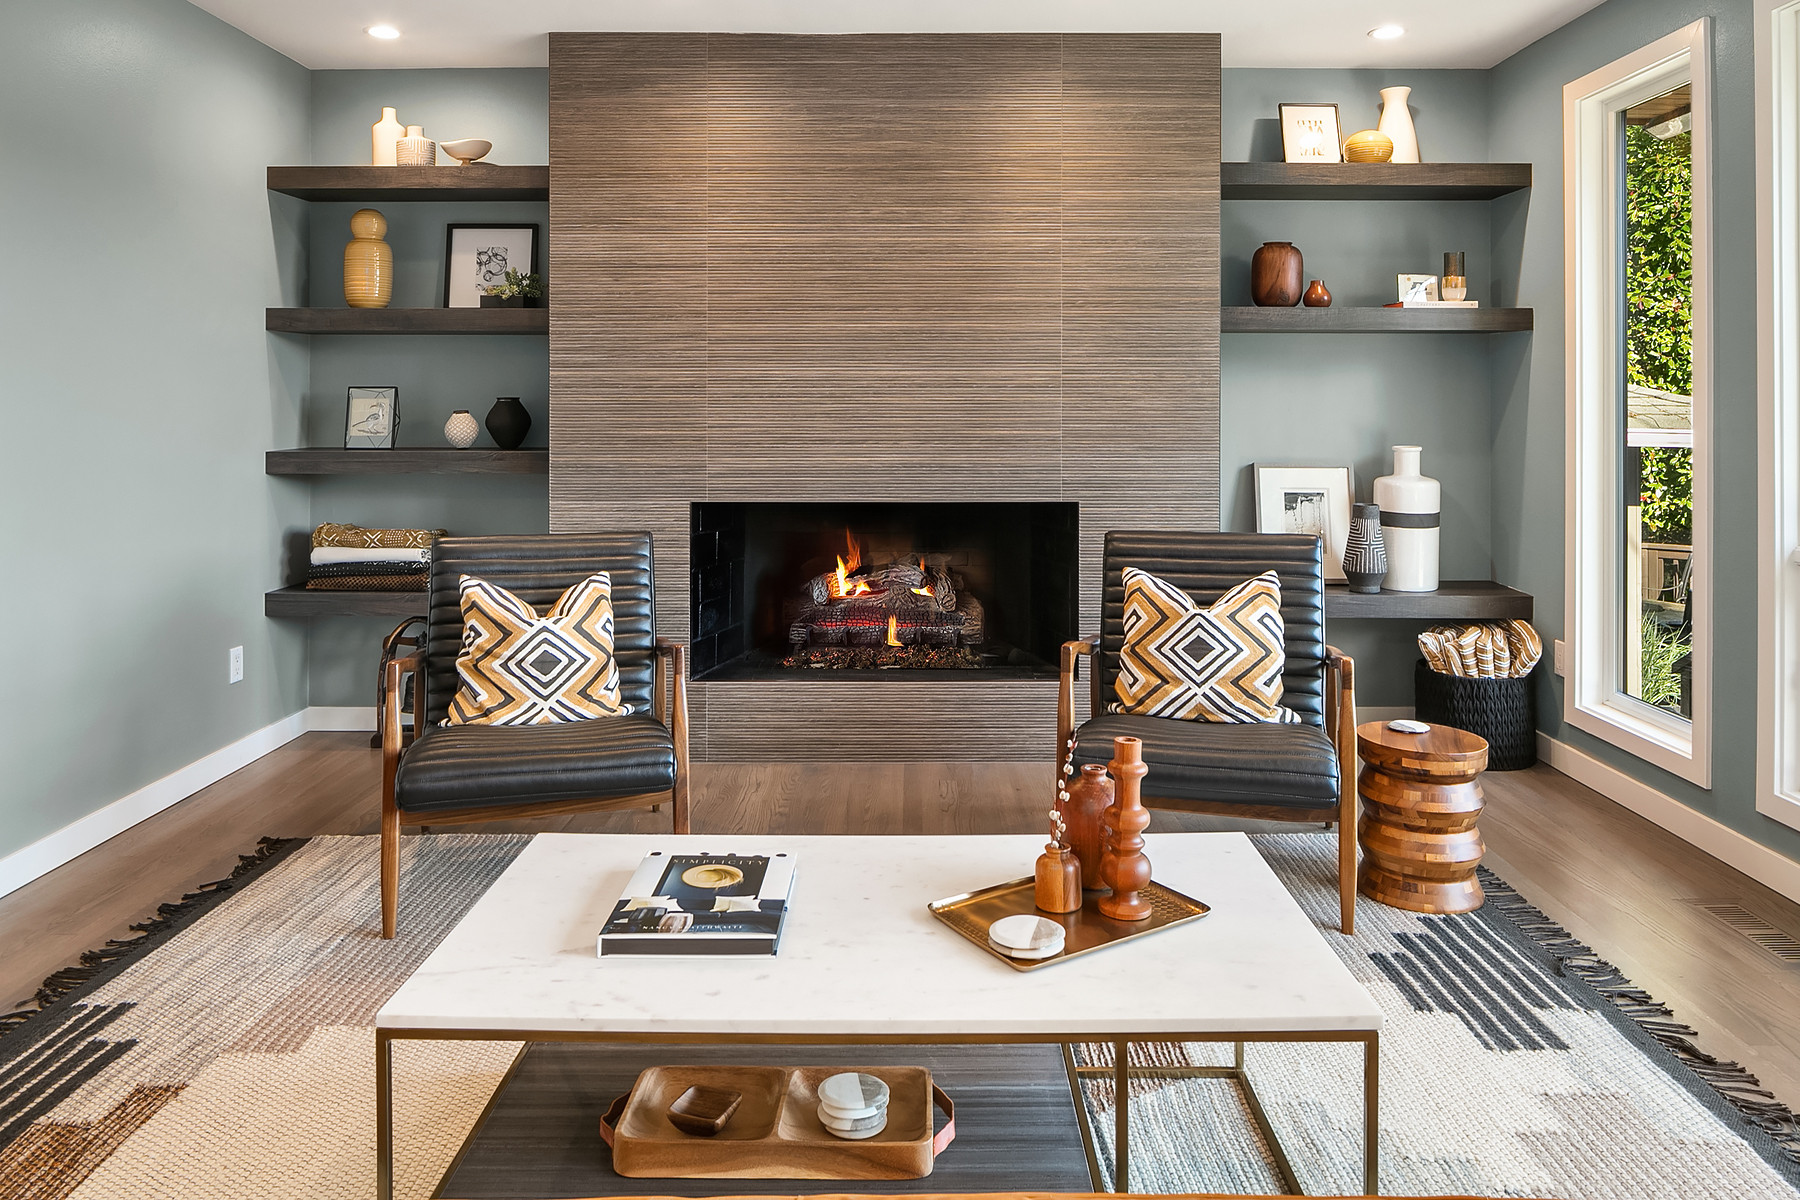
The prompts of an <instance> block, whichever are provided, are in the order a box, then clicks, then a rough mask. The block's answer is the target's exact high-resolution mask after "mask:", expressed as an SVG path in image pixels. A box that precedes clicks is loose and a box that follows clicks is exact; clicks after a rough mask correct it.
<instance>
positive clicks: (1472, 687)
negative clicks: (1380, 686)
mask: <svg viewBox="0 0 1800 1200" xmlns="http://www.w3.org/2000/svg"><path fill="white" fill-rule="evenodd" d="M1413 701H1414V704H1415V706H1416V708H1417V710H1418V711H1417V716H1418V718H1419V720H1421V721H1429V722H1430V723H1431V724H1433V725H1448V726H1450V727H1451V728H1452V729H1464V730H1467V731H1468V732H1470V733H1473V734H1476V735H1478V736H1480V737H1483V738H1486V739H1487V744H1488V770H1490V771H1522V770H1524V769H1525V768H1526V767H1529V766H1531V765H1532V764H1533V763H1535V762H1537V693H1536V692H1535V691H1534V690H1533V689H1532V686H1531V678H1530V676H1526V677H1525V678H1524V679H1464V678H1462V677H1461V676H1458V675H1440V674H1438V673H1437V672H1436V671H1434V670H1432V669H1431V664H1430V663H1427V662H1426V661H1425V660H1424V659H1422V658H1421V659H1420V660H1419V665H1418V666H1416V667H1414V668H1413Z"/></svg>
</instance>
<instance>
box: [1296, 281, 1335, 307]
mask: <svg viewBox="0 0 1800 1200" xmlns="http://www.w3.org/2000/svg"><path fill="white" fill-rule="evenodd" d="M1300 302H1301V303H1302V304H1304V305H1306V307H1308V308H1330V307H1331V293H1330V292H1328V291H1326V290H1325V281H1324V280H1323V279H1315V280H1313V281H1312V285H1311V286H1310V287H1308V288H1307V289H1306V295H1305V297H1304V298H1302V300H1301V301H1300Z"/></svg>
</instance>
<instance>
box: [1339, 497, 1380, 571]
mask: <svg viewBox="0 0 1800 1200" xmlns="http://www.w3.org/2000/svg"><path fill="white" fill-rule="evenodd" d="M1387 569H1388V564H1387V543H1386V542H1385V541H1383V540H1382V537H1381V506H1380V505H1377V504H1354V505H1351V507H1350V537H1349V539H1348V540H1347V541H1346V542H1345V543H1344V578H1345V579H1346V580H1347V581H1348V582H1349V584H1350V590H1351V591H1353V592H1379V591H1380V590H1381V581H1382V580H1383V579H1385V578H1387Z"/></svg>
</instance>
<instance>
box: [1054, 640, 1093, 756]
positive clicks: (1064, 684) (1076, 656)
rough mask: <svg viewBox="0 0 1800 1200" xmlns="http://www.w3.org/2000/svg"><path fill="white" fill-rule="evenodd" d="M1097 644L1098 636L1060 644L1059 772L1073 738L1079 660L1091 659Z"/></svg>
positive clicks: (1057, 712)
mask: <svg viewBox="0 0 1800 1200" xmlns="http://www.w3.org/2000/svg"><path fill="white" fill-rule="evenodd" d="M1099 644H1100V637H1099V635H1098V634H1092V635H1090V636H1088V637H1085V638H1077V639H1076V640H1074V641H1072V642H1064V643H1063V644H1062V662H1061V670H1060V672H1059V676H1060V678H1059V679H1058V681H1057V685H1056V762H1057V770H1059V771H1060V770H1061V769H1062V760H1063V757H1064V755H1066V754H1068V752H1069V739H1070V738H1072V737H1074V736H1075V680H1076V678H1077V677H1078V676H1079V675H1080V667H1081V660H1082V659H1083V658H1086V657H1092V656H1093V653H1094V647H1096V646H1098V645H1099ZM1096 678H1098V677H1097V676H1096ZM1097 695H1098V692H1096V696H1097Z"/></svg>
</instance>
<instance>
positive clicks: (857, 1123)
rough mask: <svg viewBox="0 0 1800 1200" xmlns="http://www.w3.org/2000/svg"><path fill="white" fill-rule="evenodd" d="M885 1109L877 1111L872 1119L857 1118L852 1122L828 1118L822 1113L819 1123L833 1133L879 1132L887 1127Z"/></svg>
mask: <svg viewBox="0 0 1800 1200" xmlns="http://www.w3.org/2000/svg"><path fill="white" fill-rule="evenodd" d="M887 1119H888V1115H887V1109H885V1108H884V1109H880V1110H878V1111H877V1112H876V1113H875V1115H874V1116H872V1117H858V1118H857V1119H856V1120H854V1121H841V1120H839V1119H838V1118H836V1117H828V1116H826V1115H825V1114H824V1113H823V1112H821V1113H820V1114H819V1121H820V1122H821V1123H822V1124H823V1125H824V1126H825V1128H827V1129H829V1130H831V1132H833V1133H838V1134H847V1133H867V1132H868V1131H869V1130H871V1129H874V1130H878V1131H879V1130H880V1129H882V1128H883V1127H885V1126H886V1125H887Z"/></svg>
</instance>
